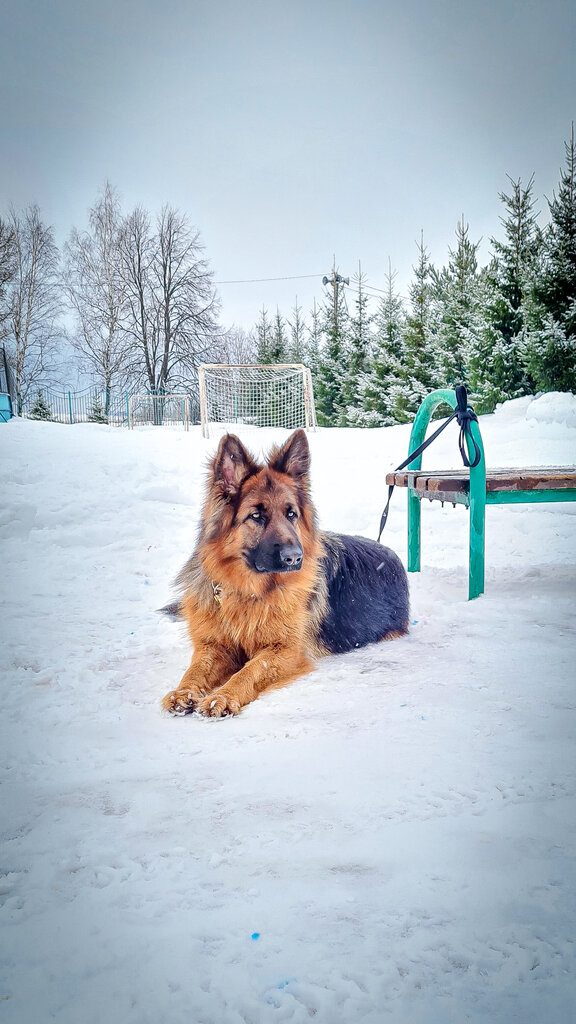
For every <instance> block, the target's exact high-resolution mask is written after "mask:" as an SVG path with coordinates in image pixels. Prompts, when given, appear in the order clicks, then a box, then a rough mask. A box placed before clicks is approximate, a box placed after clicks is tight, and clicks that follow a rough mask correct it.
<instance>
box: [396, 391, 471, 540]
mask: <svg viewBox="0 0 576 1024" xmlns="http://www.w3.org/2000/svg"><path fill="white" fill-rule="evenodd" d="M454 391H455V394H456V402H457V405H456V408H455V409H454V412H453V413H452V415H451V416H449V417H448V419H447V420H445V421H444V423H442V425H441V426H440V427H438V429H437V430H435V431H434V433H433V434H431V435H430V437H429V438H427V440H426V441H423V442H422V444H421V445H418V448H416V449H415V450H414V451H413V452H410V454H409V456H408V458H407V459H404V462H401V463H400V465H399V466H396V469H395V470H394V472H395V473H399V472H400V470H401V469H405V468H406V466H409V465H410V463H411V462H413V461H414V459H417V458H418V456H419V455H421V454H422V452H423V451H424V450H425V449H426V448H427V447H428V445H430V444H432V441H435V440H436V438H437V437H438V436H439V434H441V433H442V431H443V430H446V427H447V426H448V424H449V423H451V422H452V420H458V425H459V427H460V435H459V437H458V447H459V448H460V455H461V456H462V461H463V463H464V465H465V466H467V467H470V468H474V466H477V465H478V463H479V462H480V459H481V458H482V452H481V451H480V448H479V447H478V444H477V443H476V440H475V438H474V437H473V436H472V431H471V430H470V424H471V422H472V420H475V421H476V422H478V417H477V415H476V413H475V412H474V410H473V409H472V407H471V406H469V405H468V393H467V391H466V388H465V387H464V385H463V384H457V385H456V387H455V388H454ZM466 436H468V437H469V438H470V440H471V442H472V444H473V446H474V458H473V459H472V462H470V460H469V458H468V454H467V451H466V444H465V441H466ZM394 487H395V484H389V486H388V501H387V502H386V507H385V509H384V511H383V513H382V516H381V519H380V531H379V533H378V543H380V537H381V536H382V531H383V530H384V527H385V526H386V520H387V519H388V510H389V508H390V499H391V498H392V492H393V491H394Z"/></svg>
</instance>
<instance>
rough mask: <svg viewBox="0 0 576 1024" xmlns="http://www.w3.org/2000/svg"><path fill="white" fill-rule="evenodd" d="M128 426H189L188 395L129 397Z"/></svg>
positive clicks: (132, 428)
mask: <svg viewBox="0 0 576 1024" xmlns="http://www.w3.org/2000/svg"><path fill="white" fill-rule="evenodd" d="M128 426H129V427H130V430H134V427H143V426H155V427H162V426H165V427H168V426H170V427H184V430H188V428H189V426H190V398H189V397H188V395H130V398H129V399H128Z"/></svg>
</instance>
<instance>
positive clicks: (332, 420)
mask: <svg viewBox="0 0 576 1024" xmlns="http://www.w3.org/2000/svg"><path fill="white" fill-rule="evenodd" d="M321 325H322V333H323V336H324V339H325V340H324V347H323V349H322V351H321V352H320V353H319V356H318V362H317V365H316V380H315V396H316V411H317V413H318V422H319V424H320V425H321V426H324V427H331V426H336V425H337V424H338V422H339V421H340V420H341V418H342V416H343V415H344V413H343V409H344V395H343V393H342V392H343V384H344V379H345V372H346V366H347V361H348V354H347V348H348V346H347V340H348V309H347V306H346V299H345V297H344V282H343V281H342V279H341V277H340V275H339V274H338V272H337V270H336V268H335V267H334V270H333V277H332V294H331V295H330V297H329V298H328V299H327V301H326V303H325V305H324V308H323V310H322V311H321Z"/></svg>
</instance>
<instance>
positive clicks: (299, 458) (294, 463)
mask: <svg viewBox="0 0 576 1024" xmlns="http://www.w3.org/2000/svg"><path fill="white" fill-rule="evenodd" d="M268 465H269V466H270V469H275V470H276V471H277V472H278V473H288V475H289V476H293V477H295V479H297V480H301V479H302V478H303V477H305V476H307V475H308V472H309V470H310V449H309V447H308V438H307V437H306V434H305V433H304V431H303V430H295V431H294V433H293V434H291V435H290V437H289V438H288V440H287V441H286V442H285V444H283V445H282V447H281V448H273V449H272V451H271V452H270V455H269V456H268Z"/></svg>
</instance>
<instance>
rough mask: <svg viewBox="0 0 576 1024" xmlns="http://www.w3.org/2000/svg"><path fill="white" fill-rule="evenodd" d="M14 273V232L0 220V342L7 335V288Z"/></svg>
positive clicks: (6, 223)
mask: <svg viewBox="0 0 576 1024" xmlns="http://www.w3.org/2000/svg"><path fill="white" fill-rule="evenodd" d="M15 273H16V252H15V245H14V231H13V230H12V228H11V226H10V225H9V224H8V222H7V221H5V220H2V218H0V341H3V340H4V338H5V337H6V335H7V334H8V330H9V329H8V326H7V321H8V315H9V308H8V303H7V286H8V285H9V284H10V281H11V280H12V279H13V277H14V274H15Z"/></svg>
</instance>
